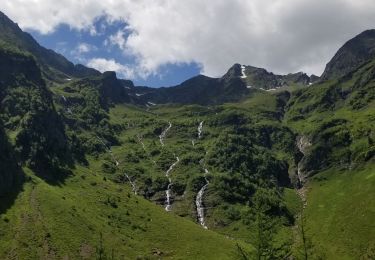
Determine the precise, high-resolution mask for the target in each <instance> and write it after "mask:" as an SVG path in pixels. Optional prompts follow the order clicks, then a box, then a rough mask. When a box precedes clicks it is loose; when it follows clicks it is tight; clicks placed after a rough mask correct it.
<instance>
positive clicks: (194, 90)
mask: <svg viewBox="0 0 375 260" xmlns="http://www.w3.org/2000/svg"><path fill="white" fill-rule="evenodd" d="M317 80H318V78H316V76H315V78H314V76H312V77H311V78H310V77H309V76H308V75H306V74H305V73H303V72H298V73H294V74H288V75H275V74H273V73H272V72H268V71H267V70H265V69H261V68H256V67H252V66H244V65H240V64H235V65H233V66H232V67H231V68H230V69H229V70H228V72H227V73H226V74H225V75H223V76H222V77H221V78H210V77H207V76H204V75H199V76H196V77H193V78H191V79H188V80H187V81H185V82H183V83H181V84H180V85H177V86H173V87H167V88H147V87H136V88H134V89H133V93H132V95H133V96H137V97H139V98H140V100H143V102H144V103H146V104H147V103H151V104H155V103H156V104H165V103H179V104H200V105H214V104H223V103H226V102H237V101H239V100H241V99H243V98H244V97H246V96H248V95H249V94H250V93H252V92H254V90H262V91H270V90H275V89H278V88H281V87H288V86H300V87H302V86H308V85H310V84H312V83H313V82H316V81H317Z"/></svg>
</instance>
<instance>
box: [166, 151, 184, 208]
mask: <svg viewBox="0 0 375 260" xmlns="http://www.w3.org/2000/svg"><path fill="white" fill-rule="evenodd" d="M179 162H180V158H178V156H177V157H176V161H175V162H174V163H173V164H172V165H171V166H170V167H169V169H168V170H167V171H166V172H165V176H166V177H167V178H168V181H169V184H168V188H167V190H166V191H165V195H166V199H165V210H166V211H171V188H172V179H171V177H169V174H170V173H171V171H172V170H173V168H174V167H175V166H176V165H177V164H178V163H179Z"/></svg>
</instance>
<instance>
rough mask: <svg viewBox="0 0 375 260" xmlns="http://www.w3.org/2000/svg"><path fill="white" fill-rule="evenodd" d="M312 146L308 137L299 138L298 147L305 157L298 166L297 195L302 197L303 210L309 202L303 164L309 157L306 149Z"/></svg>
mask: <svg viewBox="0 0 375 260" xmlns="http://www.w3.org/2000/svg"><path fill="white" fill-rule="evenodd" d="M310 146H311V143H310V141H309V140H308V138H307V137H306V136H300V137H298V138H297V147H298V150H299V151H300V152H301V153H302V154H303V157H302V158H301V160H300V161H299V162H298V164H297V177H298V188H297V194H298V195H299V196H300V198H301V200H302V202H303V208H305V207H306V206H307V200H306V188H305V187H304V186H303V185H304V183H305V176H304V175H303V172H302V167H303V166H302V162H303V159H304V157H305V156H306V155H307V151H306V149H307V148H308V147H310Z"/></svg>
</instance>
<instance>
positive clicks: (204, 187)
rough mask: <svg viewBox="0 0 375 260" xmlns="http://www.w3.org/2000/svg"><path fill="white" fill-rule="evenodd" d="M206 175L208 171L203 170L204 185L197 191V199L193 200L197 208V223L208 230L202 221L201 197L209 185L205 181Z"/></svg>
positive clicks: (202, 207)
mask: <svg viewBox="0 0 375 260" xmlns="http://www.w3.org/2000/svg"><path fill="white" fill-rule="evenodd" d="M208 173H209V172H208V170H207V169H204V179H205V180H206V184H205V185H204V186H203V187H202V188H201V189H200V190H199V192H198V194H197V197H196V199H195V205H196V206H197V216H198V222H199V224H200V225H201V226H202V227H203V228H205V229H208V228H207V226H206V223H205V219H204V205H203V196H204V192H205V191H206V189H207V186H208V185H209V184H210V182H209V181H208V179H207V174H208Z"/></svg>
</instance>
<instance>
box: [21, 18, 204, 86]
mask: <svg viewBox="0 0 375 260" xmlns="http://www.w3.org/2000/svg"><path fill="white" fill-rule="evenodd" d="M93 26H94V27H93V28H95V33H92V31H91V32H90V30H77V29H74V28H71V27H70V26H68V25H64V24H62V25H59V26H57V27H56V28H55V30H54V31H53V32H52V33H48V34H41V33H40V32H38V31H36V30H33V29H27V30H26V31H27V32H29V33H30V34H31V35H32V36H33V37H34V38H35V39H36V40H37V41H38V42H39V43H40V44H41V45H42V46H44V47H46V48H48V49H52V50H54V51H56V52H58V53H60V54H62V55H64V56H65V57H66V58H67V59H68V60H70V61H72V62H73V63H81V64H84V65H86V64H88V63H89V61H90V60H91V59H95V58H102V59H106V60H110V59H113V60H114V61H115V62H117V63H119V64H122V65H126V66H127V67H129V68H136V58H135V56H134V55H129V54H127V53H126V52H125V51H123V50H122V49H121V48H119V47H118V46H117V45H109V44H106V41H107V40H108V38H109V37H110V36H111V35H115V34H116V33H117V32H118V31H120V30H122V29H123V28H124V27H126V24H125V23H122V22H112V23H110V24H109V23H108V22H107V21H106V20H105V19H104V18H100V19H97V20H96V21H95V23H94V25H93ZM199 73H200V67H199V65H198V64H196V63H194V62H192V63H178V64H164V65H162V66H160V67H159V68H158V71H157V73H152V74H150V75H146V76H143V77H141V76H139V75H135V76H134V77H133V78H131V79H132V80H133V82H134V84H136V85H137V86H150V87H162V86H174V85H177V84H180V83H181V82H183V81H185V80H187V79H189V78H191V77H193V76H196V75H198V74H199ZM117 74H118V77H119V78H127V77H126V75H122V74H121V72H118V73H117Z"/></svg>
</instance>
